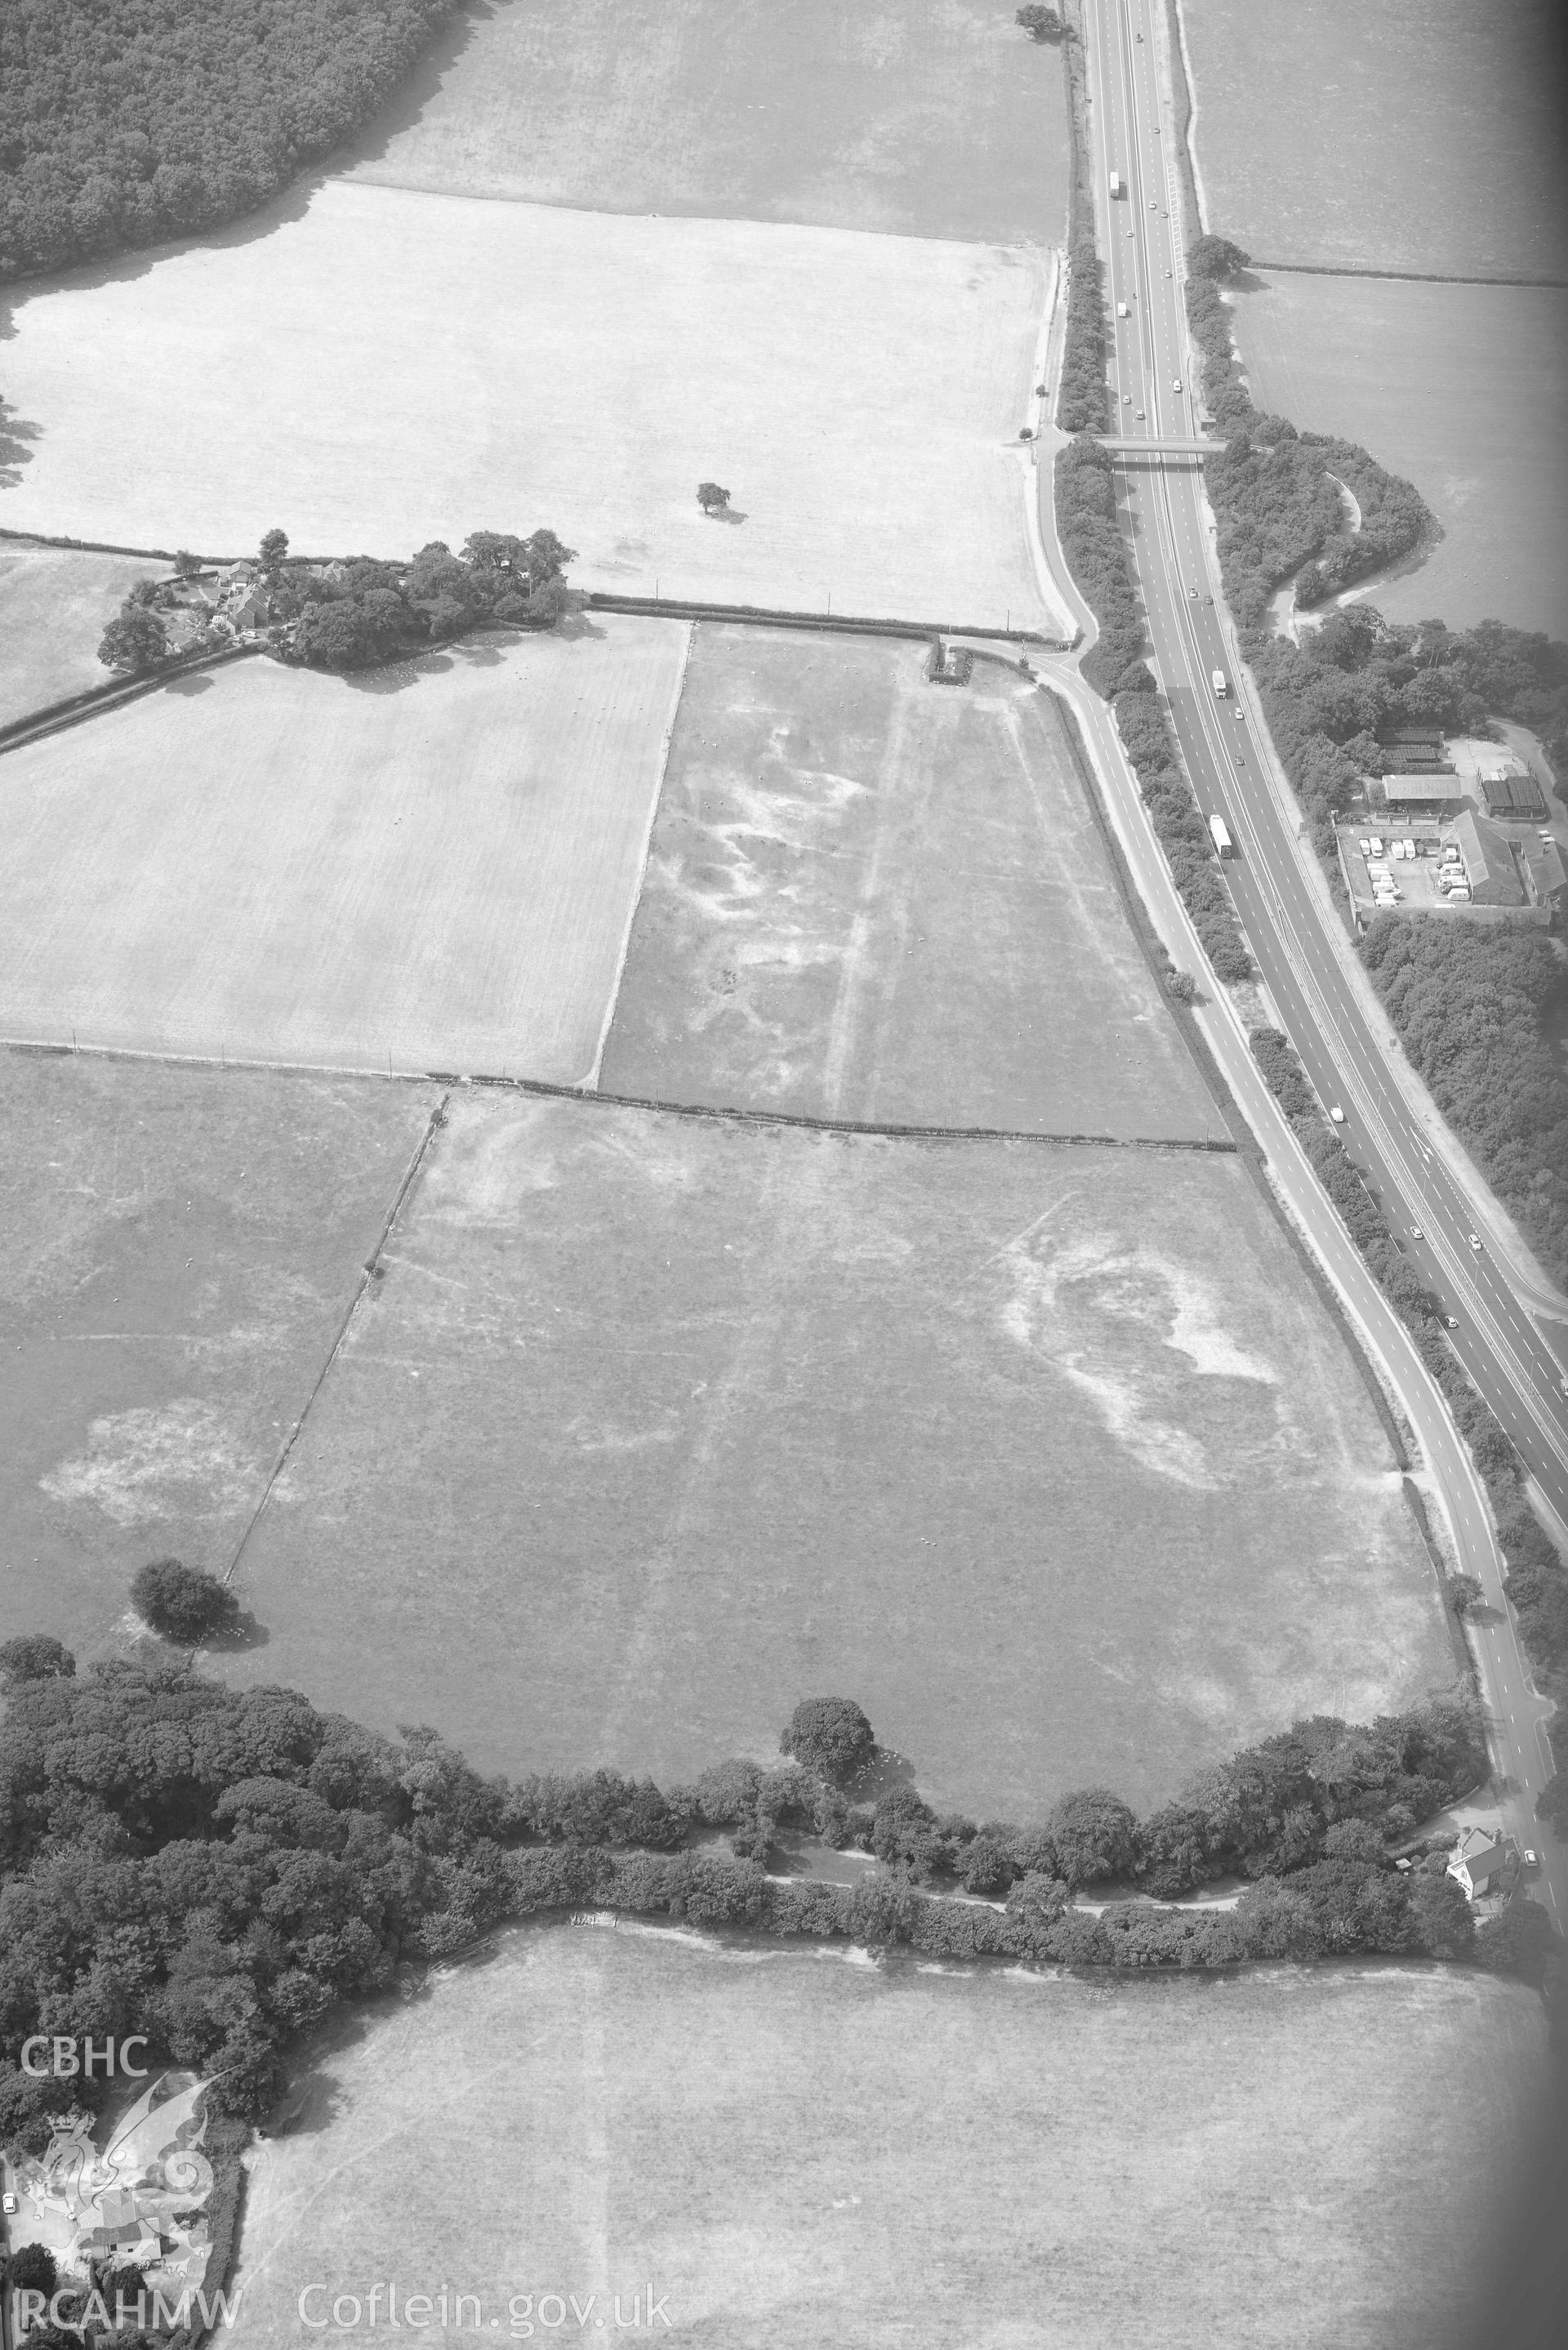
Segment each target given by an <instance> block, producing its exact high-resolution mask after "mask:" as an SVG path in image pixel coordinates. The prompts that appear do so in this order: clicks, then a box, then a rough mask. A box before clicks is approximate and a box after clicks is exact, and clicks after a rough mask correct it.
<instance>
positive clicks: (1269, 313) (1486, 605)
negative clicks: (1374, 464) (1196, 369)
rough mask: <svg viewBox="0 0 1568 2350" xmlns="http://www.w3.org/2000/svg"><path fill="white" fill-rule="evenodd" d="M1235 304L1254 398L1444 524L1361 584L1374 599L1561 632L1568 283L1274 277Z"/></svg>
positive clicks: (1566, 551)
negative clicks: (1357, 446)
mask: <svg viewBox="0 0 1568 2350" xmlns="http://www.w3.org/2000/svg"><path fill="white" fill-rule="evenodd" d="M1234 316H1235V320H1236V338H1237V342H1238V344H1239V346H1240V348H1241V354H1242V357H1243V359H1245V361H1246V364H1247V372H1248V377H1249V380H1250V381H1251V387H1252V396H1253V398H1254V399H1255V400H1257V402H1258V404H1259V405H1260V406H1261V407H1262V408H1265V409H1274V410H1278V411H1282V412H1283V413H1284V414H1285V415H1287V416H1290V417H1293V419H1294V420H1295V421H1296V423H1297V424H1299V425H1301V426H1303V427H1310V428H1311V429H1312V430H1314V432H1342V433H1345V434H1347V435H1348V436H1349V438H1350V439H1351V440H1353V441H1359V442H1362V443H1363V445H1364V446H1365V447H1366V448H1368V449H1370V450H1371V452H1372V453H1373V454H1374V456H1376V458H1378V459H1379V460H1380V461H1381V463H1384V464H1386V465H1387V466H1389V467H1390V468H1391V469H1392V470H1393V471H1394V472H1395V473H1404V474H1406V475H1407V476H1408V478H1409V479H1410V480H1411V481H1413V482H1414V483H1415V484H1416V487H1417V489H1418V490H1419V491H1420V493H1421V495H1422V496H1423V497H1424V498H1425V499H1426V501H1427V504H1428V505H1429V506H1430V507H1431V509H1432V512H1433V513H1434V514H1435V515H1437V517H1438V521H1439V523H1440V524H1441V525H1442V526H1443V531H1444V537H1443V539H1442V541H1441V543H1440V544H1439V545H1438V546H1435V547H1433V548H1432V549H1431V550H1430V551H1429V552H1428V554H1427V555H1425V556H1420V557H1417V559H1415V560H1414V561H1412V562H1411V563H1409V564H1408V565H1407V566H1403V567H1400V569H1399V571H1398V572H1397V574H1394V575H1385V576H1383V577H1377V578H1375V579H1373V580H1371V581H1369V582H1368V583H1367V586H1366V589H1365V591H1364V592H1365V593H1366V596H1367V597H1368V598H1370V599H1371V601H1372V602H1374V603H1375V604H1376V606H1377V608H1378V609H1379V611H1381V612H1385V613H1386V614H1387V616H1388V618H1389V619H1394V620H1418V619H1425V618H1427V617H1428V615H1432V616H1435V617H1437V618H1438V619H1444V620H1446V621H1447V622H1448V623H1449V627H1450V628H1454V629H1459V628H1465V627H1468V626H1469V624H1470V623H1471V622H1472V621H1475V620H1482V619H1498V620H1509V621H1511V622H1512V623H1513V625H1514V626H1515V627H1516V628H1521V629H1546V630H1547V632H1548V633H1549V634H1550V635H1552V636H1554V637H1561V638H1568V545H1565V542H1564V537H1563V527H1562V516H1563V503H1564V493H1565V490H1568V456H1565V455H1564V451H1565V450H1568V289H1564V288H1561V287H1553V286H1419V285H1412V284H1407V283H1402V282H1400V281H1398V280H1396V279H1393V278H1358V277H1287V276H1276V277H1271V278H1268V279H1266V280H1265V281H1264V282H1263V283H1262V286H1261V288H1260V290H1258V291H1257V292H1253V293H1245V294H1241V295H1239V296H1237V299H1236V302H1235V306H1234Z"/></svg>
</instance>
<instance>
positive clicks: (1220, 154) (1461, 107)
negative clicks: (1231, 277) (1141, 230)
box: [1181, 0, 1568, 422]
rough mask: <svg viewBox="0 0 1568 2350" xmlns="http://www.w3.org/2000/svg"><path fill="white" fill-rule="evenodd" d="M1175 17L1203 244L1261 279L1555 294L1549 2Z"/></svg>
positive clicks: (1555, 56)
mask: <svg viewBox="0 0 1568 2350" xmlns="http://www.w3.org/2000/svg"><path fill="white" fill-rule="evenodd" d="M1181 5H1182V14H1183V16H1184V18H1185V21H1186V26H1187V46H1188V54H1189V57H1190V60H1191V65H1192V72H1193V77H1194V79H1195V81H1196V85H1197V88H1196V92H1195V95H1196V98H1197V101H1198V123H1197V134H1196V143H1197V149H1198V162H1199V171H1200V172H1201V174H1202V179H1203V185H1204V191H1205V194H1206V197H1207V211H1208V225H1209V227H1210V228H1213V229H1218V230H1219V231H1220V232H1221V234H1224V235H1227V236H1233V237H1235V238H1237V239H1238V241H1239V242H1240V243H1241V244H1243V245H1245V246H1246V247H1247V249H1248V251H1249V252H1250V253H1252V254H1253V255H1256V256H1257V257H1258V259H1260V260H1261V261H1264V262H1270V261H1275V262H1285V261H1289V262H1295V263H1310V264H1314V265H1317V266H1319V267H1325V266H1326V267H1329V268H1334V267H1338V268H1363V269H1366V268H1370V269H1395V270H1415V271H1417V272H1421V271H1430V272H1433V273H1435V274H1436V275H1438V276H1449V277H1549V278H1557V279H1563V278H1568V163H1565V158H1564V149H1563V126H1562V120H1561V113H1560V104H1561V89H1562V70H1563V48H1562V36H1561V30H1560V18H1561V14H1562V12H1561V9H1560V8H1559V7H1558V5H1556V0H1508V5H1507V6H1506V7H1503V8H1476V7H1473V6H1472V5H1470V0H1377V5H1376V7H1368V6H1367V5H1366V0H1181ZM1503 365H1504V367H1505V368H1506V365H1507V361H1506V359H1505V360H1504V362H1503ZM1491 394H1492V379H1491V377H1490V372H1489V373H1488V375H1487V377H1486V384H1485V390H1484V391H1483V393H1482V395H1481V402H1480V404H1481V407H1482V409H1483V411H1491ZM1492 412H1493V413H1495V411H1492ZM1299 421H1303V422H1304V421H1305V420H1304V419H1302V420H1299Z"/></svg>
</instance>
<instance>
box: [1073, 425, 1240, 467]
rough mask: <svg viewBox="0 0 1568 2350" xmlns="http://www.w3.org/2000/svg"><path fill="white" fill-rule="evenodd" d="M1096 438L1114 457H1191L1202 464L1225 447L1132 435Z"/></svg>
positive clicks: (1101, 434)
mask: <svg viewBox="0 0 1568 2350" xmlns="http://www.w3.org/2000/svg"><path fill="white" fill-rule="evenodd" d="M1095 438H1096V441H1097V442H1099V444H1100V446H1101V448H1102V449H1108V450H1109V451H1110V452H1111V454H1112V456H1113V457H1190V458H1192V459H1193V460H1194V461H1195V462H1200V461H1201V460H1202V459H1203V458H1205V457H1213V456H1217V455H1219V454H1220V452H1222V451H1223V449H1224V447H1225V443H1224V442H1223V441H1169V440H1165V439H1159V440H1156V439H1154V438H1153V437H1152V436H1151V437H1149V438H1147V439H1135V438H1134V437H1133V436H1132V435H1131V434H1130V433H1128V434H1118V433H1114V432H1096V435H1095Z"/></svg>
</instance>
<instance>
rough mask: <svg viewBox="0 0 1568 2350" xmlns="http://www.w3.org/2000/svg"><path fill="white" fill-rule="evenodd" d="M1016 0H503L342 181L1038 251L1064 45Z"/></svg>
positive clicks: (425, 74)
mask: <svg viewBox="0 0 1568 2350" xmlns="http://www.w3.org/2000/svg"><path fill="white" fill-rule="evenodd" d="M1014 15H1015V11H1014V9H1013V7H1012V0H964V5H962V6H958V7H955V6H954V5H952V0H855V5H854V6H852V7H847V8H846V6H845V5H844V0H794V5H791V6H790V7H788V8H779V7H777V6H775V5H772V0H502V4H501V5H496V6H492V7H489V8H487V9H486V10H485V11H484V13H483V16H480V17H479V18H478V19H477V20H464V21H463V22H462V24H461V25H460V26H456V27H454V28H453V29H452V32H451V33H450V34H449V35H448V36H446V37H445V38H444V39H442V40H441V41H440V42H438V44H437V47H436V48H435V49H434V50H433V51H432V53H431V56H430V57H429V58H428V59H427V60H426V62H425V64H424V65H423V66H422V67H421V68H419V69H418V70H417V71H416V74H415V77H414V79H413V81H412V83H411V84H410V87H409V88H408V89H407V90H406V92H405V93H404V94H403V95H402V96H401V97H400V99H397V100H396V101H395V102H394V103H393V104H392V105H391V106H390V107H389V109H387V112H386V113H385V114H384V115H383V116H382V117H381V118H380V119H379V121H378V122H377V123H376V124H375V125H374V127H373V129H372V131H371V133H370V135H369V137H368V138H367V139H366V140H364V141H363V142H362V144H361V146H360V148H359V150H358V152H357V154H356V155H355V156H353V157H352V158H351V159H349V160H348V161H347V163H346V166H345V168H347V170H348V172H349V175H350V176H351V177H353V178H355V179H358V180H367V181H371V182H378V183H379V184H381V185H384V186H390V187H402V188H423V189H430V190H433V191H435V192H439V193H441V194H442V195H465V196H504V197H510V198H512V199H514V200H518V199H524V200H526V201H529V202H532V203H550V204H581V205H583V206H584V207H585V208H587V210H589V211H593V212H611V213H697V214H700V215H701V216H702V217H703V218H706V219H730V218H733V217H735V216H737V215H739V216H741V217H750V218H753V219H757V220H784V221H804V222H809V223H813V224H816V225H818V226H821V227H824V228H866V229H881V230H888V231H893V232H896V233H899V234H904V235H909V236H940V237H962V238H966V239H974V240H975V241H977V242H982V243H992V242H994V243H999V244H1018V243H1023V242H1029V243H1034V244H1047V243H1050V242H1053V241H1054V240H1055V239H1057V238H1059V237H1060V236H1061V234H1062V232H1063V228H1064V220H1065V213H1066V203H1067V179H1066V146H1067V120H1066V106H1065V97H1064V91H1063V88H1062V66H1061V59H1060V55H1059V52H1057V51H1056V50H1054V49H1052V48H1037V47H1028V46H1026V45H1025V43H1024V40H1023V35H1022V34H1021V33H1020V31H1019V29H1018V27H1017V26H1016V25H1015V24H1014V22H1013V17H1014Z"/></svg>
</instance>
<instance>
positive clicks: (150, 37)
mask: <svg viewBox="0 0 1568 2350" xmlns="http://www.w3.org/2000/svg"><path fill="white" fill-rule="evenodd" d="M457 5H459V0H222V5H214V0H8V5H6V7H5V9H4V10H3V11H0V170H3V172H4V173H5V178H4V182H0V278H5V277H17V276H26V275H27V274H28V273H29V272H32V271H35V270H40V269H57V268H60V267H63V266H64V265H67V263H71V262H75V261H80V260H83V259H88V258H92V257H95V256H97V255H104V254H110V253H119V252H122V251H124V250H125V249H126V248H128V247H134V246H137V245H144V244H157V243H159V242H160V241H161V240H162V239H165V238H171V237H179V236H189V235H192V234H195V233H196V232H198V231H200V230H202V229H209V228H213V227H216V226H217V225H218V224H219V223H220V222H223V221H229V220H234V219H235V218H236V217H237V216H238V215H239V214H240V213H246V212H250V211H252V210H254V207H255V206H256V205H258V204H261V203H265V201H266V199H267V198H268V197H269V196H271V195H273V194H274V193H275V192H276V190H277V189H279V188H280V187H282V186H283V184H284V183H285V182H286V181H287V180H288V179H289V178H290V177H291V176H292V175H293V174H294V173H295V172H297V171H298V170H299V169H300V168H301V166H302V165H304V164H306V163H308V162H310V161H313V160H315V159H316V158H317V157H318V156H321V155H325V154H326V153H327V151H328V150H329V149H331V148H332V147H333V146H334V145H335V144H336V143H337V140H340V139H342V138H343V136H344V135H345V133H346V132H348V131H349V130H353V129H354V128H355V127H356V126H357V125H358V124H359V123H361V122H364V121H365V120H368V119H369V116H370V115H371V114H373V113H374V112H375V110H376V109H377V108H378V107H379V106H380V105H381V104H382V102H383V100H384V99H386V98H387V97H388V96H389V93H390V92H391V91H392V90H393V89H394V88H396V87H397V85H398V83H399V82H400V80H401V79H402V78H403V77H404V75H405V74H406V73H407V72H408V70H409V68H410V65H411V64H412V63H413V61H414V59H415V58H416V57H418V56H419V54H420V52H421V49H422V48H423V47H425V45H426V43H427V42H428V41H429V40H430V38H431V34H432V33H433V32H434V31H435V29H436V27H437V26H439V25H441V23H442V22H443V21H444V19H445V18H447V17H448V16H451V15H452V13H453V11H454V9H455V8H456V6H457Z"/></svg>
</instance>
